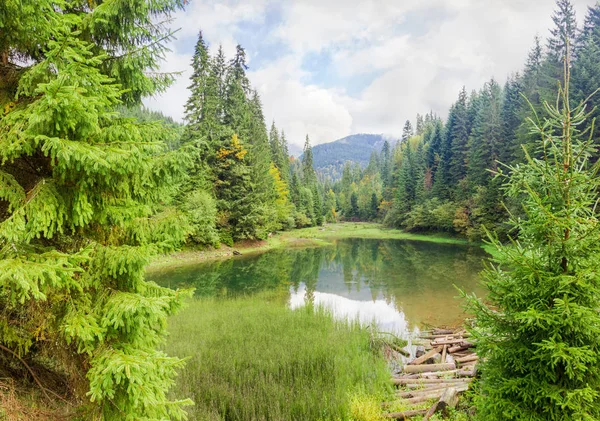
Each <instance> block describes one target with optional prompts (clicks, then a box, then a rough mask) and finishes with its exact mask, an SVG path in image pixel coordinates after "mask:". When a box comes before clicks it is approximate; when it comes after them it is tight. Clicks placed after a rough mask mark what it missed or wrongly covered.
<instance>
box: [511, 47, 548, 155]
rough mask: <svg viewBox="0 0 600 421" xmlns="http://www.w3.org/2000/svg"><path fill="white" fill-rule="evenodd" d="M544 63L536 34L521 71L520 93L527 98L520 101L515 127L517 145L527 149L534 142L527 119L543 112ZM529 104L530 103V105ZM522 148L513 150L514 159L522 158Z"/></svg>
mask: <svg viewBox="0 0 600 421" xmlns="http://www.w3.org/2000/svg"><path fill="white" fill-rule="evenodd" d="M543 70H544V65H543V51H542V44H541V39H540V37H539V36H536V37H535V39H534V45H533V47H532V49H531V50H530V52H529V55H528V57H527V62H526V63H525V70H524V72H523V78H522V82H521V89H522V91H521V94H522V95H523V96H525V97H526V98H527V101H521V107H520V108H521V109H520V112H519V116H520V120H521V123H520V124H519V127H518V128H517V133H516V139H515V140H516V143H517V144H519V145H525V147H526V149H527V150H530V149H531V148H530V147H529V146H528V145H530V144H532V143H534V142H535V140H536V139H535V136H534V135H533V134H532V133H531V130H530V127H529V124H528V119H529V118H534V117H535V115H540V114H541V113H542V112H543V106H542V86H543V85H544V74H543ZM530 104H531V105H530ZM523 151H524V149H523V148H522V147H520V146H519V147H517V148H516V149H515V150H514V160H515V162H517V161H523V160H524V158H525V157H524V152H523Z"/></svg>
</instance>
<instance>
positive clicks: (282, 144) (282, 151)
mask: <svg viewBox="0 0 600 421" xmlns="http://www.w3.org/2000/svg"><path fill="white" fill-rule="evenodd" d="M269 146H270V148H271V156H272V159H273V162H274V163H275V166H276V167H277V168H278V169H279V171H280V173H281V177H282V178H283V179H284V180H286V181H287V180H288V179H289V177H290V158H289V152H288V148H287V141H286V139H285V133H284V132H283V131H282V132H281V135H279V133H278V132H277V127H275V122H273V123H272V124H271V130H270V132H269Z"/></svg>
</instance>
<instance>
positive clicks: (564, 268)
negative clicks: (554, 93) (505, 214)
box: [470, 38, 600, 420]
mask: <svg viewBox="0 0 600 421" xmlns="http://www.w3.org/2000/svg"><path fill="white" fill-rule="evenodd" d="M566 45H567V46H568V38H567V43H566ZM566 56H567V58H566V60H565V61H564V63H565V65H564V74H565V83H564V87H562V88H561V89H560V92H559V100H558V101H556V102H555V104H556V105H549V104H548V103H545V104H544V108H545V111H546V113H547V116H548V117H545V118H539V119H535V120H534V119H532V120H530V124H531V128H532V132H535V133H536V135H537V137H538V141H537V142H536V144H535V147H536V149H535V154H529V153H526V161H525V163H522V164H516V165H513V166H510V167H509V172H510V176H509V178H508V180H507V182H506V184H505V189H506V192H507V194H508V196H509V197H510V198H515V199H519V200H520V202H521V204H522V207H523V212H524V214H525V217H524V218H523V217H520V216H519V215H512V217H511V218H510V224H511V226H512V227H513V228H514V229H516V230H517V231H518V232H519V239H518V240H514V241H513V242H512V244H510V245H503V244H502V243H500V242H499V241H498V239H497V238H495V237H491V242H492V244H493V245H494V246H495V249H496V254H495V256H496V257H495V264H493V265H491V266H490V267H488V268H487V270H486V271H485V272H484V278H485V283H486V285H487V286H488V288H489V291H490V295H489V297H488V300H489V303H490V306H486V305H485V304H484V303H483V302H481V301H479V300H477V299H476V298H475V297H471V299H470V306H471V309H472V310H473V311H474V312H475V314H476V316H477V325H476V327H475V329H474V331H473V332H474V335H475V337H476V339H477V344H478V346H477V349H478V352H479V353H481V355H482V357H484V358H483V359H482V363H481V368H482V371H483V377H482V381H481V392H482V394H481V396H480V397H479V398H478V408H479V411H478V417H479V418H480V419H482V420H523V419H527V420H593V419H598V418H599V417H600V407H599V406H598V399H599V397H600V377H599V373H600V335H599V334H600V331H599V329H598V327H599V326H600V316H599V313H598V300H599V298H600V282H599V279H598V275H597V265H598V259H599V256H600V249H599V247H598V241H597V238H598V234H599V232H598V230H599V224H598V214H597V209H596V207H597V202H598V197H597V195H598V193H597V192H598V187H599V186H600V181H599V180H600V179H599V178H598V169H599V164H598V162H597V161H596V163H592V162H591V158H592V156H593V154H594V152H595V151H594V149H593V148H592V137H591V136H590V132H591V130H590V129H591V127H592V126H593V125H590V126H586V125H585V121H586V119H587V118H589V113H587V112H586V110H585V101H583V102H581V103H580V105H578V106H575V107H573V108H572V107H571V100H570V98H569V88H570V84H569V72H570V69H569V57H570V56H569V54H568V48H567V50H566ZM581 127H584V129H583V131H582V130H580V128H581ZM538 156H539V157H540V158H538Z"/></svg>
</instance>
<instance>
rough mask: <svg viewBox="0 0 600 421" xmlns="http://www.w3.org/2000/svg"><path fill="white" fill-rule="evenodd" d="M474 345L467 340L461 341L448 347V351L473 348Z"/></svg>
mask: <svg viewBox="0 0 600 421" xmlns="http://www.w3.org/2000/svg"><path fill="white" fill-rule="evenodd" d="M474 346H475V345H474V344H473V343H471V342H468V341H463V342H461V343H460V344H458V345H456V346H452V347H450V349H449V350H448V352H450V353H451V354H453V353H455V352H459V351H465V350H467V349H469V348H473V347H474Z"/></svg>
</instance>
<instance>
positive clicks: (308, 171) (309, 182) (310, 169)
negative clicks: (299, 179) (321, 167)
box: [302, 135, 317, 188]
mask: <svg viewBox="0 0 600 421" xmlns="http://www.w3.org/2000/svg"><path fill="white" fill-rule="evenodd" d="M302 174H303V182H304V184H305V185H306V186H309V187H310V188H312V186H314V185H316V184H317V173H316V172H315V168H314V164H313V153H312V146H311V145H310V139H309V138H308V135H306V140H305V142H304V152H303V153H302Z"/></svg>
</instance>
